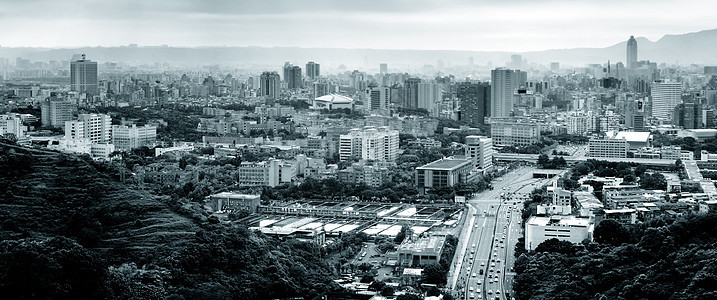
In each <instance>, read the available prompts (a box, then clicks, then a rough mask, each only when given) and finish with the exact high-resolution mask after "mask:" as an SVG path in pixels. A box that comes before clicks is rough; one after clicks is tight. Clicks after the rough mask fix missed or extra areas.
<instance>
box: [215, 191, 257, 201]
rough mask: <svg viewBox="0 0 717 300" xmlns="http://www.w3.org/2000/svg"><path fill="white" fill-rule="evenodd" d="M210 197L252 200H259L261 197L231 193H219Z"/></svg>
mask: <svg viewBox="0 0 717 300" xmlns="http://www.w3.org/2000/svg"><path fill="white" fill-rule="evenodd" d="M211 197H217V198H232V199H245V200H253V199H259V198H260V197H261V196H260V195H252V194H237V193H233V192H221V193H218V194H214V195H211Z"/></svg>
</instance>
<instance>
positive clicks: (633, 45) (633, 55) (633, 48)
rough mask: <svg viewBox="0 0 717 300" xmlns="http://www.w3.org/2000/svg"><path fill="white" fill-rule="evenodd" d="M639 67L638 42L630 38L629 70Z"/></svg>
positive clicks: (632, 37) (628, 42) (628, 43)
mask: <svg viewBox="0 0 717 300" xmlns="http://www.w3.org/2000/svg"><path fill="white" fill-rule="evenodd" d="M636 66H637V40H635V37H634V36H632V35H631V36H630V39H629V40H627V68H628V69H633V68H635V67H636Z"/></svg>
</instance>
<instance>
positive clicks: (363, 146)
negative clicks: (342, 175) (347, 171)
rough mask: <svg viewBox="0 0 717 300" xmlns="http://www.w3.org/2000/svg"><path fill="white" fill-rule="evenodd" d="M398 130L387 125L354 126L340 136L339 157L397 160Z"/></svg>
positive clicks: (343, 158) (344, 159)
mask: <svg viewBox="0 0 717 300" xmlns="http://www.w3.org/2000/svg"><path fill="white" fill-rule="evenodd" d="M398 142H399V139H398V130H391V129H389V128H388V127H387V126H382V127H378V128H376V127H373V126H366V127H364V128H363V129H360V128H354V129H351V131H350V132H349V133H348V134H342V135H341V136H340V138H339V159H340V160H341V161H346V160H348V159H350V158H360V159H365V160H379V161H395V160H396V158H398Z"/></svg>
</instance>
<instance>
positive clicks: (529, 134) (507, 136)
mask: <svg viewBox="0 0 717 300" xmlns="http://www.w3.org/2000/svg"><path fill="white" fill-rule="evenodd" d="M490 136H491V138H492V139H493V143H494V144H495V145H500V146H515V147H518V146H529V145H533V144H537V143H538V142H540V139H541V124H540V123H539V122H536V121H533V120H530V119H527V118H493V119H491V120H490Z"/></svg>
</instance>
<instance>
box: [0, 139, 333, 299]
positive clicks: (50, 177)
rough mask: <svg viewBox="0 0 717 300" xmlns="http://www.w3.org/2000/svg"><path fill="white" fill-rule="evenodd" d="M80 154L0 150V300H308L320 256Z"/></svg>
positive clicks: (323, 269) (319, 281) (317, 288)
mask: <svg viewBox="0 0 717 300" xmlns="http://www.w3.org/2000/svg"><path fill="white" fill-rule="evenodd" d="M116 170H117V167H111V166H109V165H106V164H103V163H96V162H94V161H92V160H91V159H90V158H89V157H86V156H75V155H69V154H61V153H57V152H51V151H44V150H33V149H26V148H21V147H17V146H14V145H9V144H4V143H0V237H1V240H2V241H0V294H2V295H6V296H11V297H10V298H9V299H23V298H49V299H57V298H73V299H102V298H106V299H109V298H112V299H161V298H166V297H170V298H173V299H208V298H211V299H214V298H233V299H266V298H281V297H293V296H305V295H306V296H308V298H312V297H315V296H318V295H320V294H321V293H323V292H324V290H325V289H326V287H327V286H329V285H328V283H329V278H330V276H331V275H332V274H333V269H332V268H331V267H330V266H328V265H327V264H325V263H324V262H323V261H322V260H321V259H320V257H321V255H320V250H319V249H318V248H317V247H315V246H313V245H311V244H304V243H300V242H293V241H286V242H282V241H278V240H276V239H273V238H269V237H266V236H263V235H261V234H258V233H254V232H250V231H249V230H247V229H246V228H241V227H232V226H228V225H222V224H216V223H217V222H211V221H212V220H211V219H209V221H200V220H202V219H205V220H206V218H196V217H193V216H192V215H191V211H189V210H187V209H186V208H184V207H181V206H179V205H178V204H177V199H171V198H170V197H167V196H162V197H160V196H156V195H153V194H151V193H150V192H148V191H143V190H137V189H135V188H134V187H133V186H131V185H128V184H125V183H122V182H120V180H119V177H120V176H119V173H118V172H117V171H116Z"/></svg>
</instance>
